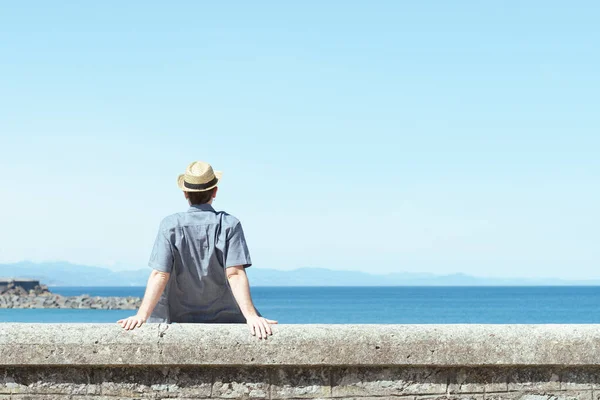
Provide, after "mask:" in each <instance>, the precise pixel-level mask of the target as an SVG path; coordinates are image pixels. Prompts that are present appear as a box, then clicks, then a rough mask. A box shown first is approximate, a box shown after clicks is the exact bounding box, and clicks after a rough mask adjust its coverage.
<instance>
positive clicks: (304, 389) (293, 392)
mask: <svg viewBox="0 0 600 400" xmlns="http://www.w3.org/2000/svg"><path fill="white" fill-rule="evenodd" d="M319 397H331V369H330V368H322V367H321V368H279V369H276V370H274V371H273V373H272V385H271V398H272V399H289V398H295V399H304V398H311V399H312V398H319Z"/></svg>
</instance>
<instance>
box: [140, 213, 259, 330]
mask: <svg viewBox="0 0 600 400" xmlns="http://www.w3.org/2000/svg"><path fill="white" fill-rule="evenodd" d="M148 265H149V266H150V267H151V268H153V269H155V270H158V271H163V272H169V273H170V274H171V276H170V278H169V282H168V283H167V287H166V288H165V291H164V292H163V294H162V296H161V298H160V300H159V301H158V304H157V305H156V307H155V309H154V311H153V313H152V316H151V317H150V319H149V320H148V322H167V323H170V322H196V323H201V322H213V323H245V322H246V319H245V318H244V316H243V315H242V313H241V311H240V308H239V306H238V304H237V302H236V301H235V298H234V297H233V293H232V292H231V288H230V287H229V283H228V281H227V277H226V275H225V269H226V268H228V267H233V266H237V265H242V266H244V267H249V266H250V265H252V261H251V260H250V253H249V252H248V246H247V245H246V239H245V238H244V231H243V230H242V225H241V224H240V221H238V220H237V218H235V217H234V216H232V215H229V214H227V213H225V212H220V211H219V212H217V211H215V210H214V208H212V206H210V205H208V204H201V205H194V206H192V207H191V208H190V209H189V210H188V211H187V212H182V213H177V214H173V215H170V216H168V217H166V218H165V219H164V220H163V221H162V222H161V224H160V228H159V231H158V235H157V236H156V241H155V243H154V248H153V250H152V255H151V256H150V262H149V264H148Z"/></svg>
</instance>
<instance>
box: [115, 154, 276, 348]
mask: <svg viewBox="0 0 600 400" xmlns="http://www.w3.org/2000/svg"><path fill="white" fill-rule="evenodd" d="M221 176H222V174H221V173H220V172H214V171H213V169H212V167H211V166H210V165H209V164H207V163H205V162H202V161H196V162H193V163H191V164H190V165H188V167H187V169H186V171H185V174H183V175H180V176H179V178H178V180H177V185H178V186H179V188H180V189H181V190H183V193H184V195H185V198H186V199H187V200H188V203H189V204H190V206H191V207H190V209H189V210H188V211H187V212H182V213H177V214H174V215H171V216H168V217H166V218H165V219H164V220H163V221H162V222H161V224H160V228H159V231H158V235H157V237H156V241H155V243H154V249H153V250H152V255H151V257H150V262H149V266H150V267H151V268H152V269H153V271H152V272H151V274H150V278H149V279H148V285H147V287H146V293H145V294H144V299H143V300H142V304H141V306H140V309H139V310H138V313H137V315H135V316H133V317H129V318H126V319H122V320H119V321H118V323H119V324H120V325H121V326H122V327H123V328H124V329H127V330H130V329H135V328H137V327H140V326H142V324H144V322H146V321H148V322H166V323H171V322H191V323H246V324H247V325H248V327H249V328H250V333H251V334H252V335H256V336H257V337H258V338H259V339H263V338H264V339H266V338H267V335H271V334H272V330H271V326H270V324H276V323H277V321H271V320H268V319H265V318H263V317H262V316H261V315H260V313H258V311H257V310H256V308H255V307H254V305H253V303H252V298H251V296H250V286H249V283H248V278H247V276H246V272H245V269H246V268H248V267H249V266H250V265H252V261H251V260H250V254H249V252H248V246H247V245H246V239H245V238H244V231H243V230H242V226H241V225H240V222H239V221H238V220H237V219H236V218H235V217H233V216H231V215H229V214H227V213H225V212H217V211H215V210H214V208H213V207H212V202H213V200H214V199H215V197H216V195H217V190H218V188H217V185H218V184H219V181H220V180H221Z"/></svg>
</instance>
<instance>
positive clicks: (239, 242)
mask: <svg viewBox="0 0 600 400" xmlns="http://www.w3.org/2000/svg"><path fill="white" fill-rule="evenodd" d="M224 255H225V260H224V261H225V268H229V267H235V266H237V265H242V266H243V267H244V268H248V267H249V266H251V265H252V260H251V259H250V252H249V251H248V245H247V244H246V237H245V236H244V230H243V229H242V224H240V223H239V222H238V223H237V224H236V225H235V226H234V227H233V229H232V230H231V231H230V233H229V235H228V237H227V243H226V245H225V252H224Z"/></svg>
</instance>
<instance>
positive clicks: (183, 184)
mask: <svg viewBox="0 0 600 400" xmlns="http://www.w3.org/2000/svg"><path fill="white" fill-rule="evenodd" d="M222 176H223V173H222V172H219V171H213V169H212V167H211V166H210V164H208V163H205V162H204V161H194V162H193V163H191V164H190V165H188V166H187V168H186V170H185V174H182V175H179V177H178V178H177V186H179V189H181V190H183V191H184V192H205V191H207V190H210V189H213V188H215V187H216V186H217V185H218V184H219V182H220V181H221V177H222Z"/></svg>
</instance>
